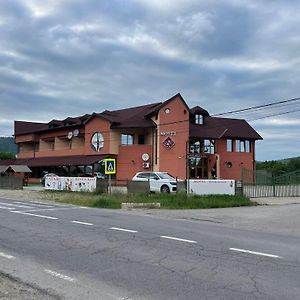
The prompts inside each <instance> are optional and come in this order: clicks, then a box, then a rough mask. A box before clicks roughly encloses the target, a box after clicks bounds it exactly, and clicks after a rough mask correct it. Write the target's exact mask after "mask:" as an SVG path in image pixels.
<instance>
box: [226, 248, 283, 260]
mask: <svg viewBox="0 0 300 300" xmlns="http://www.w3.org/2000/svg"><path fill="white" fill-rule="evenodd" d="M229 250H231V251H238V252H243V253H249V254H255V255H261V256H267V257H272V258H282V257H281V256H278V255H274V254H269V253H262V252H255V251H250V250H245V249H238V248H229Z"/></svg>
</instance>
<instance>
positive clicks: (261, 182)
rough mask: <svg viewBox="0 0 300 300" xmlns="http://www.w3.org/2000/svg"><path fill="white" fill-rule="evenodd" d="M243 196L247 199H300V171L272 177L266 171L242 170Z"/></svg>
mask: <svg viewBox="0 0 300 300" xmlns="http://www.w3.org/2000/svg"><path fill="white" fill-rule="evenodd" d="M242 183H243V194H244V195H245V196H247V197H251V198H257V197H300V170H298V171H294V172H290V173H286V174H282V175H280V176H273V175H272V174H271V173H268V172H266V171H256V172H255V171H254V172H253V171H251V170H247V169H242Z"/></svg>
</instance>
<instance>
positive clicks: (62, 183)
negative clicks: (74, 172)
mask: <svg viewBox="0 0 300 300" xmlns="http://www.w3.org/2000/svg"><path fill="white" fill-rule="evenodd" d="M45 190H56V191H72V192H93V191H95V190H96V177H59V176H55V177H50V176H48V177H46V179H45Z"/></svg>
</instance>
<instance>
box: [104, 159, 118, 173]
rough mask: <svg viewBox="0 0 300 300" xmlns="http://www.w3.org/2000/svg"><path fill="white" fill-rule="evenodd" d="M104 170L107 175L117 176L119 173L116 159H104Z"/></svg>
mask: <svg viewBox="0 0 300 300" xmlns="http://www.w3.org/2000/svg"><path fill="white" fill-rule="evenodd" d="M104 169H105V174H106V175H107V174H116V173H117V166H116V160H115V159H114V158H107V159H104Z"/></svg>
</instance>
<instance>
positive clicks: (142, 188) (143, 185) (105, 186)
mask: <svg viewBox="0 0 300 300" xmlns="http://www.w3.org/2000/svg"><path fill="white" fill-rule="evenodd" d="M96 191H97V192H100V193H109V192H110V191H109V181H108V180H107V179H97V183H96ZM111 192H112V193H129V194H144V193H145V194H147V193H149V192H150V182H149V181H133V180H115V179H112V180H111ZM176 192H177V193H182V192H184V193H185V192H186V181H177V191H176Z"/></svg>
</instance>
